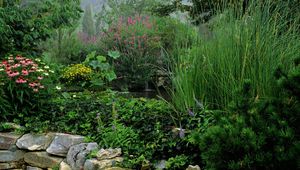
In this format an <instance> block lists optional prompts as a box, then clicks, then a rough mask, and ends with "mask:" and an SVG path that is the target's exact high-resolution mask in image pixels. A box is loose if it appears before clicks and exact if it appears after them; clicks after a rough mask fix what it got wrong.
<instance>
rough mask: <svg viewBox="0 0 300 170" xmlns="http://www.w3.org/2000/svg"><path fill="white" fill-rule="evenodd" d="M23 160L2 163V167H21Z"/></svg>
mask: <svg viewBox="0 0 300 170" xmlns="http://www.w3.org/2000/svg"><path fill="white" fill-rule="evenodd" d="M21 167H22V163H21V162H10V163H0V169H13V168H21Z"/></svg>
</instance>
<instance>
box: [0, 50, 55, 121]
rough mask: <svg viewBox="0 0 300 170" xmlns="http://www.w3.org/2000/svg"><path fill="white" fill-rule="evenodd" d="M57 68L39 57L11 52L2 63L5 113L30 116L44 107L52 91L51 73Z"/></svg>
mask: <svg viewBox="0 0 300 170" xmlns="http://www.w3.org/2000/svg"><path fill="white" fill-rule="evenodd" d="M52 73H53V71H52V70H50V68H49V66H47V65H45V63H43V62H41V61H40V60H39V59H35V60H32V59H29V58H25V57H22V56H20V55H17V56H16V57H13V56H9V57H8V58H7V59H6V60H3V61H2V63H1V64H0V80H1V84H0V87H1V93H2V94H1V96H2V97H1V98H2V100H3V101H2V102H3V103H1V105H3V104H6V105H7V106H6V107H1V110H0V111H1V117H2V118H4V119H6V120H11V119H13V118H15V117H16V116H21V117H23V116H28V115H30V113H31V114H32V113H34V112H35V111H38V109H40V106H41V104H42V103H43V100H42V99H43V97H45V96H47V95H48V89H47V85H49V83H50V82H51V80H49V75H50V74H52Z"/></svg>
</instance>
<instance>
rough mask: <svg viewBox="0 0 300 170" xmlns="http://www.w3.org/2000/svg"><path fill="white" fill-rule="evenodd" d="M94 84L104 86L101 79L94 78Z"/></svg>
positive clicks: (92, 81)
mask: <svg viewBox="0 0 300 170" xmlns="http://www.w3.org/2000/svg"><path fill="white" fill-rule="evenodd" d="M91 83H92V86H103V85H104V82H103V80H101V79H94V80H91Z"/></svg>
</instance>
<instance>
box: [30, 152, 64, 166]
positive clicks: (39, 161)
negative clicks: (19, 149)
mask: <svg viewBox="0 0 300 170" xmlns="http://www.w3.org/2000/svg"><path fill="white" fill-rule="evenodd" d="M24 160H25V162H26V163H28V164H29V165H31V166H35V167H40V168H53V167H57V166H59V164H60V163H61V162H62V160H63V158H60V157H56V156H51V155H49V154H48V153H47V152H28V153H26V154H25V155H24Z"/></svg>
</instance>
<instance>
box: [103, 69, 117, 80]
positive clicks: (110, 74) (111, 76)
mask: <svg viewBox="0 0 300 170" xmlns="http://www.w3.org/2000/svg"><path fill="white" fill-rule="evenodd" d="M105 76H106V78H107V80H108V81H109V82H111V81H113V80H114V79H116V78H117V75H116V73H115V72H114V71H113V70H111V71H109V72H107V73H106V75H105Z"/></svg>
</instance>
